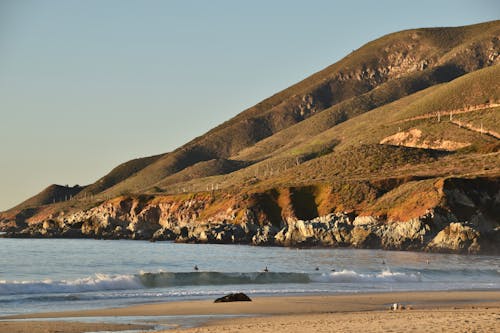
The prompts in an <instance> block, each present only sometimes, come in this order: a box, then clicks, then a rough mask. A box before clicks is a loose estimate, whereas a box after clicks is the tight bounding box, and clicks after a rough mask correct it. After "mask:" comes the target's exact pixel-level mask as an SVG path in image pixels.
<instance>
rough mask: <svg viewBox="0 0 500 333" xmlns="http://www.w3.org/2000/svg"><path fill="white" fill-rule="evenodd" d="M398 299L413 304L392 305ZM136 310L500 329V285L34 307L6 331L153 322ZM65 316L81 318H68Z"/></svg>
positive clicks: (302, 325)
mask: <svg viewBox="0 0 500 333" xmlns="http://www.w3.org/2000/svg"><path fill="white" fill-rule="evenodd" d="M393 303H400V304H403V305H405V306H407V307H411V309H407V310H401V311H389V307H390V305H391V304H393ZM131 316H135V317H137V316H148V321H149V322H148V324H150V325H152V326H156V324H157V323H158V319H159V317H163V319H162V323H163V324H164V325H167V326H168V325H171V326H170V327H172V328H174V330H167V332H175V331H177V330H178V329H182V331H183V332H184V331H185V332H216V331H221V330H224V329H226V330H229V331H235V332H250V331H256V330H257V331H273V332H290V331H292V332H293V331H294V329H296V330H299V331H304V329H305V330H307V329H309V330H313V331H324V332H330V331H340V332H350V331H356V329H357V330H358V331H359V328H362V327H364V329H365V330H366V329H367V328H368V329H369V330H370V331H374V332H377V331H382V328H386V327H387V325H396V327H399V326H398V325H400V327H406V329H411V330H412V331H417V332H420V331H422V332H424V331H429V330H430V327H434V328H441V329H450V330H451V329H452V328H453V327H455V326H456V325H459V324H460V325H462V326H463V325H466V327H469V328H471V329H474V330H477V331H494V330H492V328H493V329H495V328H496V326H495V325H498V322H499V321H500V290H490V291H431V292H427V291H422V292H381V293H356V294H335V295H331V294H328V295H313V296H272V297H255V298H254V299H253V301H252V302H237V303H213V301H212V300H201V301H177V302H168V303H154V304H141V305H133V306H128V307H124V308H107V309H98V310H82V311H66V312H46V313H32V314H23V315H16V316H8V317H0V320H1V321H0V332H19V333H21V332H61V327H60V325H64V328H65V331H66V329H67V328H68V327H69V326H71V332H75V333H76V332H85V331H89V326H88V325H89V322H85V321H86V320H88V318H90V317H98V318H99V319H100V320H102V323H100V322H99V323H90V324H92V325H94V326H92V328H91V329H90V330H91V331H96V330H97V331H99V330H101V331H102V330H107V331H118V330H123V329H127V330H134V329H137V330H144V329H145V328H146V326H145V325H143V327H139V326H134V325H131V326H128V327H124V326H123V325H127V324H130V323H127V324H124V323H118V322H117V321H116V320H117V318H121V317H131ZM166 316H168V317H169V318H171V319H175V317H179V318H182V317H185V318H191V319H193V318H198V319H200V318H201V319H202V320H201V321H200V320H198V321H197V322H195V323H194V324H193V321H189V320H187V321H186V323H187V325H185V324H182V323H180V324H178V322H179V320H177V322H176V321H175V320H171V322H169V320H168V319H165V317H166ZM224 316H226V317H224ZM227 316H229V317H227ZM248 317H250V318H248ZM65 318H72V320H73V319H74V320H75V321H71V322H70V324H68V321H64V320H65ZM179 318H177V319H179ZM107 319H109V320H107ZM422 323H423V324H424V325H422ZM144 324H146V323H144ZM333 324H335V325H334V326H332V325H333ZM99 325H102V326H99ZM112 325H122V326H121V327H118V326H114V327H113V326H112ZM349 325H350V326H349ZM359 325H362V326H359ZM401 325H403V326H401ZM404 325H413V326H404ZM425 325H427V326H425ZM428 325H431V326H428ZM432 325H434V326H432ZM450 325H451V326H450ZM454 325H455V326H454ZM467 325H470V326H467ZM152 326H151V328H152ZM192 326H196V327H194V328H193V327H192ZM414 326H415V327H414ZM417 326H419V327H420V328H419V327H417ZM176 327H177V328H176ZM356 327H357V328H356ZM334 328H335V329H334ZM462 328H463V327H462ZM419 329H421V330H419ZM398 330H399V328H398V329H397V330H396V331H398Z"/></svg>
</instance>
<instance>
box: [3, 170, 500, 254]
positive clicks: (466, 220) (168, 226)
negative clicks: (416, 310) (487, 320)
mask: <svg viewBox="0 0 500 333" xmlns="http://www.w3.org/2000/svg"><path fill="white" fill-rule="evenodd" d="M439 183H440V184H441V186H442V188H441V190H442V194H443V195H442V198H441V203H440V205H438V206H435V207H431V208H429V209H428V210H427V212H426V213H425V214H424V215H421V216H417V217H413V218H409V219H408V220H406V221H389V220H388V219H387V218H384V217H375V216H366V215H365V216H361V215H358V216H357V215H356V214H355V213H344V212H338V213H330V214H326V215H323V216H320V217H316V218H312V219H308V220H302V219H298V218H297V217H296V214H295V213H294V211H296V210H297V207H291V206H290V205H292V206H293V204H292V203H290V202H287V203H286V205H287V207H286V209H283V210H282V215H281V219H280V220H279V221H276V216H273V214H270V210H269V207H266V203H265V202H261V201H258V200H256V198H257V199H258V198H261V199H262V196H261V195H254V196H252V197H250V198H246V199H242V198H236V197H234V196H232V195H229V194H221V195H218V196H214V194H204V195H193V196H190V197H169V196H164V197H145V196H142V197H141V196H139V197H129V196H124V197H119V198H115V199H113V200H110V201H106V202H104V203H102V204H100V205H98V206H96V207H94V208H91V209H88V210H85V211H77V212H74V213H71V214H58V215H54V216H49V217H46V218H43V219H42V220H37V219H36V217H31V218H27V219H22V218H19V219H18V221H17V223H16V224H12V223H10V224H7V223H4V230H6V231H7V232H8V233H7V235H8V236H12V237H91V238H105V239H119V238H126V239H142V240H151V241H157V240H158V241H160V240H173V241H176V242H195V243H224V244H234V243H238V244H253V245H277V246H299V247H310V246H322V247H355V248H382V249H391V250H423V251H437V252H457V253H485V252H498V250H499V247H498V244H499V242H500V227H499V223H498V215H494V216H492V214H497V213H498V212H497V210H498V203H499V202H500V187H499V186H498V181H495V180H488V179H479V180H478V179H476V180H464V179H460V180H455V179H446V180H444V181H441V182H439ZM479 221H484V222H479ZM4 222H5V221H4Z"/></svg>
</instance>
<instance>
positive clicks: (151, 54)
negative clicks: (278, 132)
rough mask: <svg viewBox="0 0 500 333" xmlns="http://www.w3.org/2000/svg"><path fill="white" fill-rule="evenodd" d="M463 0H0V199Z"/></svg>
mask: <svg viewBox="0 0 500 333" xmlns="http://www.w3.org/2000/svg"><path fill="white" fill-rule="evenodd" d="M499 18H500V5H499V2H498V1H496V0H477V1H472V0H470V1H463V0H454V1H451V0H450V1H439V0H433V1H428V0H424V1H411V2H409V1H401V0H398V1H355V0H351V1H305V0H304V1H284V0H283V1H272V0H267V1H260V0H259V1H256V0H253V1H236V0H227V1H221V0H212V1H202V0H200V1H191V0H179V1H167V0H165V1H126V0H116V1H111V0H108V1H96V0H85V1H84V0H82V1H71V0H60V1H29V0H26V1H20V0H12V1H9V0H0V116H1V118H0V164H1V172H0V210H3V209H7V208H10V207H11V206H13V205H15V204H17V203H19V202H20V201H22V200H24V199H26V198H27V197H29V196H31V195H33V194H35V193H37V192H39V191H40V190H42V189H43V188H45V187H46V186H48V185H49V184H52V183H58V184H69V185H73V184H87V183H91V182H93V181H95V180H97V179H98V178H99V177H101V176H102V175H104V174H105V173H107V172H108V171H110V170H111V169H112V168H113V167H115V166H116V165H118V164H119V163H121V162H124V161H127V160H129V159H132V158H136V157H142V156H148V155H153V154H158V153H163V152H167V151H170V150H172V149H174V148H176V147H178V146H179V145H181V144H183V143H185V142H187V141H189V140H190V139H192V138H194V137H196V136H198V135H201V134H203V133H204V132H206V131H207V130H209V129H210V128H212V127H213V126H215V125H217V124H219V123H221V122H223V121H224V120H227V119H229V118H230V117H232V116H234V115H236V114H237V113H239V112H241V111H242V110H244V109H245V108H247V107H249V106H252V105H253V104H255V103H257V102H259V101H260V100H262V99H264V98H266V97H268V96H270V95H272V94H274V93H276V92H277V91H279V90H281V89H284V88H286V87H287V86H289V85H291V84H293V83H295V82H297V81H299V80H301V79H303V78H305V77H306V76H308V75H310V74H312V73H314V72H316V71H318V70H320V69H322V68H324V67H326V66H327V65H329V64H331V63H333V62H335V61H337V60H339V59H341V58H342V57H343V56H344V55H346V54H347V53H349V52H350V51H352V50H353V49H356V48H358V47H360V46H361V45H363V44H364V43H366V42H368V41H370V40H372V39H374V38H377V37H380V36H382V35H384V34H387V33H390V32H394V31H398V30H403V29H408V28H417V27H429V26H457V25H466V24H473V23H478V22H483V21H489V20H494V19H499Z"/></svg>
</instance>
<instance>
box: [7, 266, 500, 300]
mask: <svg viewBox="0 0 500 333" xmlns="http://www.w3.org/2000/svg"><path fill="white" fill-rule="evenodd" d="M448 273H449V272H448ZM440 274H446V272H443V271H430V270H425V269H424V270H421V271H416V270H409V271H408V270H407V271H405V272H393V271H390V270H384V271H381V272H370V273H360V272H356V271H353V270H342V271H338V272H328V273H320V272H314V273H298V272H249V273H227V272H141V273H138V274H128V275H127V274H125V275H108V274H95V275H93V276H90V277H85V278H80V279H74V280H59V281H54V280H42V281H0V296H1V295H26V294H28V295H29V294H74V293H85V292H106V293H107V294H108V295H109V292H111V291H119V290H141V289H142V290H144V289H151V290H152V291H153V290H154V289H155V288H174V289H176V288H177V289H178V288H183V287H189V286H191V287H203V286H225V285H227V286H231V285H268V284H269V285H270V284H309V283H325V284H342V283H343V284H348V283H353V284H384V283H400V284H405V283H419V282H422V281H433V282H439V281H441V282H446V281H453V280H455V279H456V274H454V273H452V274H446V275H447V276H442V275H441V276H440ZM470 274H478V275H481V276H484V275H486V276H489V277H488V278H487V281H491V278H492V277H491V275H494V276H495V278H494V279H493V280H496V279H497V278H498V275H499V273H498V271H497V270H491V271H489V270H488V271H486V272H478V271H474V272H473V273H472V272H471V273H470ZM459 275H462V276H464V272H461V274H459ZM450 279H451V280H450ZM475 280H477V281H479V280H482V279H477V278H475Z"/></svg>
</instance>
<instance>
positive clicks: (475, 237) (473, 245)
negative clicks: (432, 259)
mask: <svg viewBox="0 0 500 333" xmlns="http://www.w3.org/2000/svg"><path fill="white" fill-rule="evenodd" d="M480 238H481V234H480V233H479V231H477V230H475V229H473V228H471V227H470V226H468V225H464V224H462V223H458V222H456V223H450V225H449V226H447V227H446V228H444V229H443V230H441V231H440V232H439V233H438V234H437V235H436V237H434V238H433V239H432V241H430V242H429V244H427V250H431V251H435V252H459V253H478V252H479V250H480V246H479V243H480Z"/></svg>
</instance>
